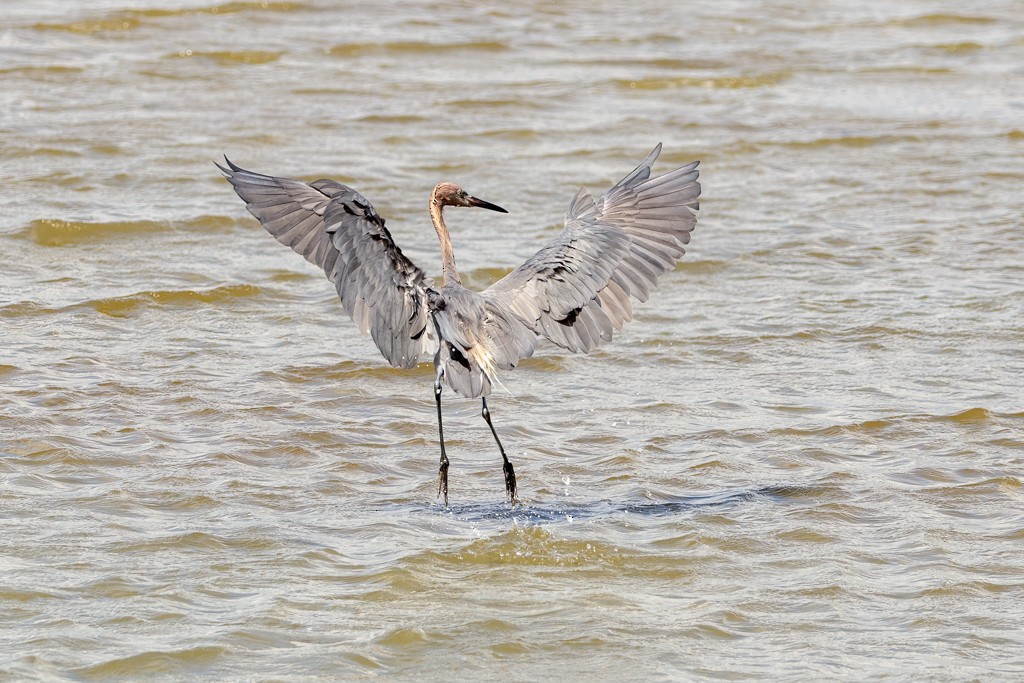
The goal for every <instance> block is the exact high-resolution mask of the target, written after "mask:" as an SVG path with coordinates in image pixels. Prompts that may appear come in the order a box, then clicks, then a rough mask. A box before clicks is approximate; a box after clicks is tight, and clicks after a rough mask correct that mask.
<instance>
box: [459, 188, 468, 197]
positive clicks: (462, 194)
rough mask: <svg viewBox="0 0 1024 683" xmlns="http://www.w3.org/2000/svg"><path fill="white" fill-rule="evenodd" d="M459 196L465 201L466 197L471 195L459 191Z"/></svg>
mask: <svg viewBox="0 0 1024 683" xmlns="http://www.w3.org/2000/svg"><path fill="white" fill-rule="evenodd" d="M459 196H460V197H462V198H463V199H465V198H466V197H468V196H469V193H468V192H466V191H465V190H459Z"/></svg>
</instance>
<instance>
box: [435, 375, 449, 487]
mask: <svg viewBox="0 0 1024 683" xmlns="http://www.w3.org/2000/svg"><path fill="white" fill-rule="evenodd" d="M443 374H444V368H442V369H440V370H439V371H438V373H437V379H436V380H434V400H435V401H436V402H437V434H438V436H440V437H441V464H440V465H439V466H438V468H437V495H438V496H441V495H443V496H444V506H445V507H448V456H447V455H445V452H444V425H443V424H442V423H441V376H442V375H443Z"/></svg>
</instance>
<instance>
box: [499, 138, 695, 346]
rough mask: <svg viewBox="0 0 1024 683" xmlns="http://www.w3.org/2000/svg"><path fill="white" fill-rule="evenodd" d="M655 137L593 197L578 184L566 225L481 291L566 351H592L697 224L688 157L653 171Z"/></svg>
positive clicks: (628, 313) (679, 252) (676, 255)
mask: <svg viewBox="0 0 1024 683" xmlns="http://www.w3.org/2000/svg"><path fill="white" fill-rule="evenodd" d="M660 153H661V144H660V143H659V144H658V146H657V147H655V148H654V150H653V151H652V152H651V153H650V154H649V155H648V156H647V158H646V159H644V160H643V162H642V163H641V164H640V165H639V166H637V167H636V169H634V170H633V172H632V173H630V174H629V175H627V176H626V177H625V178H623V179H622V180H620V181H619V182H618V183H616V184H615V186H613V187H612V188H611V189H610V190H608V191H607V192H605V193H604V194H603V195H601V196H600V197H598V198H597V200H596V201H595V200H594V199H593V198H592V197H591V196H590V195H589V194H588V193H587V192H586V190H583V189H581V190H580V191H579V192H578V193H577V194H576V197H575V198H574V199H573V200H572V203H571V204H570V205H569V210H568V211H567V212H566V216H565V228H564V229H563V230H562V232H561V233H560V234H559V235H558V237H556V238H555V239H554V240H553V241H551V242H550V243H549V244H548V245H547V246H546V247H544V248H543V249H541V250H540V251H539V252H537V253H536V254H534V255H533V257H531V258H530V259H529V260H527V261H526V263H524V264H523V265H521V266H519V267H518V268H516V269H515V270H514V271H512V272H511V273H509V274H508V275H507V276H505V277H504V278H502V279H501V280H499V281H498V282H495V283H494V284H493V285H491V286H490V287H489V288H488V289H486V290H484V292H483V294H484V296H489V297H491V298H493V299H496V300H498V301H500V302H502V303H503V304H505V305H506V306H508V307H509V308H510V309H511V310H512V311H513V312H514V313H515V314H516V316H518V317H519V319H520V320H522V321H523V322H524V323H525V324H526V325H527V326H528V327H530V328H531V329H533V330H534V332H536V333H537V334H540V335H543V336H545V337H547V338H548V339H550V340H551V341H552V342H554V343H555V344H558V345H559V346H561V347H563V348H566V349H569V350H570V351H583V352H584V353H586V352H589V351H591V350H592V349H594V348H595V347H596V346H597V345H598V344H600V343H601V342H602V341H608V340H610V339H611V337H612V331H613V330H620V329H622V326H623V325H624V324H625V323H626V322H627V321H629V320H631V319H632V317H633V305H632V303H631V302H630V297H632V298H635V299H638V300H640V301H646V300H647V297H648V295H649V294H650V290H651V288H653V287H654V286H655V285H656V284H657V281H658V278H659V277H660V276H661V275H662V274H663V273H665V271H667V270H670V269H671V268H673V267H674V266H675V263H676V261H678V260H679V259H680V258H682V256H683V253H684V249H683V245H685V244H688V243H689V241H690V232H691V231H692V230H693V228H694V227H695V226H696V224H697V217H696V215H695V214H694V213H693V212H694V210H696V209H697V208H698V198H699V197H700V183H698V182H697V176H698V171H697V164H699V163H700V162H697V161H695V162H693V163H691V164H687V165H686V166H683V167H682V168H678V169H676V170H674V171H669V172H668V173H665V174H663V175H660V176H657V177H654V178H652V177H651V165H652V164H653V163H654V161H655V159H657V158H658V154H660Z"/></svg>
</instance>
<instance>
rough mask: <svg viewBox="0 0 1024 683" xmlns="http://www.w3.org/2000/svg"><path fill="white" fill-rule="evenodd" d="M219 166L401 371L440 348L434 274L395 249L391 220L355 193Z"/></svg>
mask: <svg viewBox="0 0 1024 683" xmlns="http://www.w3.org/2000/svg"><path fill="white" fill-rule="evenodd" d="M224 161H225V163H226V164H227V165H226V166H221V165H220V164H217V167H218V168H219V169H220V170H221V172H222V173H223V174H224V177H225V178H227V180H228V182H230V183H231V185H232V186H233V187H234V189H235V192H236V193H237V194H238V196H239V197H241V198H242V201H244V202H245V203H246V208H247V209H248V210H249V213H251V214H252V215H253V216H255V217H256V219H257V220H259V222H260V223H261V224H262V225H263V227H264V228H266V229H267V231H268V232H269V233H270V234H271V235H273V236H274V237H275V238H277V240H278V241H279V242H281V243H282V244H285V245H287V246H289V247H291V248H292V249H293V250H294V251H295V252H296V253H298V254H300V255H301V256H302V257H303V258H305V259H306V260H307V261H309V262H310V263H312V264H314V265H316V266H319V267H320V268H322V269H323V270H324V273H325V274H326V275H327V277H328V278H329V279H330V280H331V281H332V282H334V286H335V289H336V290H337V292H338V296H339V297H340V298H341V302H342V304H343V305H344V306H345V310H346V311H347V312H348V314H349V316H350V317H351V318H352V320H353V321H354V322H355V324H356V326H357V327H358V328H359V330H360V332H362V333H363V334H370V335H371V336H372V337H373V341H374V343H375V344H376V345H377V348H378V349H380V352H381V354H383V356H384V357H385V358H386V359H387V360H388V362H389V363H391V364H392V365H393V366H395V367H403V368H409V367H413V366H415V365H416V364H417V363H418V362H419V361H420V359H421V358H423V357H425V356H429V355H432V354H433V352H434V350H435V349H436V340H435V339H434V335H433V329H432V325H429V324H428V323H429V309H428V306H427V292H426V288H427V276H426V273H424V272H423V271H422V270H421V269H420V268H419V267H417V266H416V265H415V264H414V263H413V262H412V261H410V260H409V259H408V258H406V256H405V255H404V254H403V253H402V251H401V249H399V248H398V246H397V245H396V244H395V242H394V240H393V239H392V237H391V233H390V232H388V229H387V228H386V227H385V226H384V219H383V218H381V217H380V216H379V215H378V214H377V212H376V211H375V210H374V208H373V205H372V204H370V202H369V201H368V200H367V199H366V198H365V197H363V196H362V195H361V194H359V193H358V192H356V191H355V190H353V189H352V188H350V187H348V186H346V185H342V184H341V183H338V182H335V181H333V180H317V181H316V182H313V183H305V182H302V181H299V180H291V179H288V178H276V177H273V176H268V175H263V174H262V173H254V172H252V171H247V170H245V169H243V168H241V167H239V166H236V165H235V164H233V163H232V162H231V161H230V160H228V159H227V158H226V157H225V159H224Z"/></svg>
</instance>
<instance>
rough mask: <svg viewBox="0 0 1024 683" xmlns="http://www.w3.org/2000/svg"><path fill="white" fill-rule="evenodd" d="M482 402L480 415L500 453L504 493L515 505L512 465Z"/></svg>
mask: <svg viewBox="0 0 1024 683" xmlns="http://www.w3.org/2000/svg"><path fill="white" fill-rule="evenodd" d="M480 400H481V401H482V402H483V406H484V407H483V410H481V411H480V414H481V415H483V416H484V419H485V420H487V426H488V427H490V428H491V434H493V435H494V443H496V444H498V450H499V451H501V459H502V460H503V461H504V463H503V464H502V466H501V469H502V472H504V473H505V493H507V494H508V501H509V502H510V503H511V504H512V505H515V504H516V471H515V470H514V469H513V468H512V463H511V462H509V459H508V456H507V455H505V449H504V448H503V447H502V445H501V439H499V438H498V432H496V431H494V425H493V424H491V411H490V410H488V409H487V399H486V398H481V399H480Z"/></svg>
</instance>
